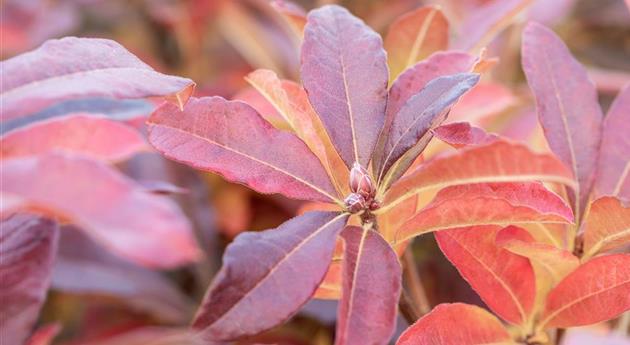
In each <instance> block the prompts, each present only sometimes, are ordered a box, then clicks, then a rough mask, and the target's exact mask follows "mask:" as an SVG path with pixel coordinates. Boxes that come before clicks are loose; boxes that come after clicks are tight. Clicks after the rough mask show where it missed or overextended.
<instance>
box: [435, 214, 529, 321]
mask: <svg viewBox="0 0 630 345" xmlns="http://www.w3.org/2000/svg"><path fill="white" fill-rule="evenodd" d="M500 230H501V227H499V226H476V227H466V228H460V229H452V230H445V231H438V232H436V233H435V238H436V240H437V242H438V245H439V246H440V249H441V250H442V252H443V253H444V255H446V257H447V258H448V259H449V260H450V261H451V263H453V265H454V266H455V267H456V268H457V270H458V271H459V273H460V274H461V275H462V276H463V277H464V279H466V281H467V282H468V283H469V284H470V286H471V287H472V288H473V289H474V290H475V291H476V292H477V293H478V294H479V296H480V297H481V299H483V301H484V302H485V303H486V304H487V305H488V307H490V309H492V311H494V312H495V313H496V314H497V315H499V316H500V317H501V318H503V319H504V320H506V321H508V322H511V323H513V324H522V323H524V322H526V321H527V320H528V318H529V316H530V314H531V312H532V308H533V307H534V301H535V297H536V279H535V277H534V270H533V268H532V265H531V263H530V262H529V260H528V259H526V258H524V257H522V256H520V255H517V254H514V253H512V252H510V251H508V250H506V249H504V248H502V247H500V246H497V245H496V243H495V238H496V235H497V233H498V232H499V231H500Z"/></svg>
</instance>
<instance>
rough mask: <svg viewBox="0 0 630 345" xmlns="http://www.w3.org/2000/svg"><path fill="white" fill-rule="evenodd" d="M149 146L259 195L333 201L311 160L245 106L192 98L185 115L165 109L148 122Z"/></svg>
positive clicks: (290, 139)
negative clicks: (271, 194) (243, 185)
mask: <svg viewBox="0 0 630 345" xmlns="http://www.w3.org/2000/svg"><path fill="white" fill-rule="evenodd" d="M148 124H149V141H150V142H151V144H152V145H153V146H155V148H156V149H157V150H158V151H160V152H161V153H162V154H164V155H165V156H166V157H168V158H170V159H174V160H177V161H180V162H183V163H186V164H189V165H191V166H192V167H194V168H198V169H203V170H208V171H213V172H218V173H220V174H221V175H223V176H225V177H226V178H227V179H229V180H232V181H236V182H240V183H244V184H246V185H248V186H249V187H251V188H253V189H255V190H257V191H259V192H262V193H282V194H284V195H286V196H288V197H292V198H297V199H306V200H318V201H336V200H337V199H336V197H335V195H336V191H335V188H334V187H333V186H332V184H331V182H330V180H329V178H328V175H327V174H326V171H325V170H324V168H323V167H322V165H321V163H320V162H319V160H318V159H317V157H315V155H314V154H313V153H312V152H311V151H310V150H309V149H308V147H307V146H306V145H305V144H304V143H303V142H302V141H301V140H300V139H298V138H297V137H296V136H295V135H293V134H291V133H287V132H283V131H280V130H278V129H276V128H274V127H272V126H271V125H270V124H269V123H268V122H266V121H265V120H263V119H262V118H261V117H260V115H258V113H257V112H256V111H255V110H254V109H252V108H251V107H250V106H248V105H247V104H245V103H242V102H239V101H226V100H225V99H223V98H221V97H204V98H192V99H191V100H190V102H189V103H188V104H187V105H186V107H185V108H184V110H183V111H180V110H179V109H177V107H175V106H174V105H172V104H163V105H162V106H161V107H160V108H158V109H157V110H156V111H155V112H154V113H153V115H151V118H150V119H149V121H148Z"/></svg>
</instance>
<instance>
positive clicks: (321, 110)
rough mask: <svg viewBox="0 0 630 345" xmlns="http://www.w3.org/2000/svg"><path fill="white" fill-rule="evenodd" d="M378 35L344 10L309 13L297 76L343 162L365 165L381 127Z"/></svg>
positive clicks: (382, 67) (383, 75) (384, 75)
mask: <svg viewBox="0 0 630 345" xmlns="http://www.w3.org/2000/svg"><path fill="white" fill-rule="evenodd" d="M382 45H383V43H382V40H381V37H380V36H379V35H378V34H377V33H376V32H374V31H373V30H372V29H371V28H369V27H368V26H367V25H365V24H364V23H363V22H362V21H361V20H360V19H358V18H356V17H354V16H352V14H350V12H348V11H347V10H346V9H344V8H342V7H339V6H335V5H329V6H323V7H320V8H318V9H316V10H313V11H311V12H310V13H309V15H308V23H307V24H306V27H305V31H304V43H303V44H302V69H301V74H302V81H303V83H304V88H305V89H306V92H307V93H308V98H309V100H310V102H311V104H312V105H313V108H314V109H315V111H317V113H318V114H319V116H320V117H321V119H322V122H323V123H324V126H325V127H326V130H327V131H328V134H329V135H330V138H331V139H332V142H333V144H334V145H335V147H336V148H337V150H338V151H339V153H340V155H341V158H343V160H344V161H345V162H346V165H347V166H348V167H350V166H352V164H353V163H354V162H355V161H356V162H358V163H360V164H362V165H363V166H364V167H367V165H368V162H369V160H370V158H371V155H372V151H373V149H374V146H375V144H376V141H377V139H378V135H379V133H380V132H381V129H382V127H383V122H384V118H385V105H386V103H387V80H388V72H387V61H386V54H385V51H384V50H383V47H382Z"/></svg>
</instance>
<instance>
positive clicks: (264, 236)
mask: <svg viewBox="0 0 630 345" xmlns="http://www.w3.org/2000/svg"><path fill="white" fill-rule="evenodd" d="M347 218H348V216H347V215H344V214H341V215H340V214H339V213H337V212H309V213H306V214H304V215H302V216H298V217H296V218H293V219H292V220H289V221H287V222H285V223H284V224H282V225H281V226H280V227H278V228H276V229H273V230H266V231H263V232H246V233H242V234H241V235H239V236H238V237H237V238H236V239H235V240H234V242H232V243H231V244H230V245H229V246H228V248H227V250H226V252H225V255H224V257H223V268H222V269H221V271H220V273H219V274H218V275H217V276H216V277H215V279H214V282H213V283H212V285H211V287H210V289H209V290H208V292H207V294H206V297H205V298H204V301H203V303H202V305H201V307H200V309H199V310H198V312H197V316H196V317H195V320H194V322H193V328H194V329H196V330H198V331H200V332H201V334H202V336H203V337H204V338H205V339H207V340H209V341H218V340H231V339H235V338H238V337H242V336H246V335H253V334H256V333H259V332H262V331H264V330H267V329H269V328H271V327H274V326H276V325H278V324H281V323H282V322H284V321H286V320H287V319H288V318H289V317H291V316H292V315H293V314H295V313H296V312H297V311H298V310H299V308H300V307H301V306H302V305H304V303H306V302H307V301H308V299H309V298H310V297H311V295H312V294H313V293H314V292H315V289H316V288H317V286H318V285H319V283H320V282H321V281H322V279H323V278H324V274H325V273H326V270H327V269H328V264H329V262H330V258H331V257H332V253H333V250H334V248H335V240H336V238H337V234H338V233H339V232H340V231H341V230H342V229H343V227H344V226H345V223H346V220H347ZM271 310H273V313H269V311H271Z"/></svg>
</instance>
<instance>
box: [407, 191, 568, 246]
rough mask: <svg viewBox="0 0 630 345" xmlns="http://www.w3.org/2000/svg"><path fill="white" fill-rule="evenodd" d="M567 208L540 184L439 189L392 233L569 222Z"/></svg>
mask: <svg viewBox="0 0 630 345" xmlns="http://www.w3.org/2000/svg"><path fill="white" fill-rule="evenodd" d="M572 221H573V215H572V213H571V209H570V208H569V207H568V206H567V205H566V204H565V203H564V201H563V200H562V199H561V198H560V197H559V196H558V195H556V194H554V193H552V192H550V191H548V190H547V189H545V187H543V185H542V184H540V183H535V182H520V183H478V184H469V185H459V186H451V187H447V188H445V189H443V190H441V191H440V192H439V193H438V194H437V195H436V196H435V198H434V199H433V201H431V203H429V204H428V205H427V206H426V207H424V208H423V209H422V210H420V212H418V213H417V214H416V215H415V216H414V217H413V218H411V219H409V220H407V221H406V222H405V223H404V224H403V225H402V226H401V227H400V228H399V229H398V232H397V234H396V243H399V242H402V241H405V240H408V239H410V238H412V237H414V236H418V235H421V234H424V233H427V232H431V231H438V230H443V229H452V228H461V227H467V226H475V225H491V224H495V225H508V224H528V223H537V222H544V223H547V222H548V223H570V222H572Z"/></svg>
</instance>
